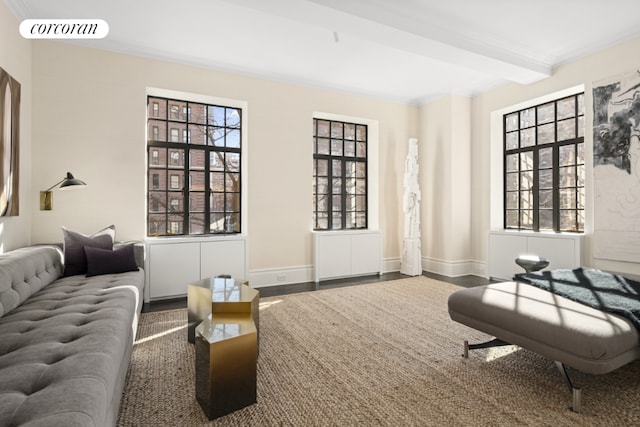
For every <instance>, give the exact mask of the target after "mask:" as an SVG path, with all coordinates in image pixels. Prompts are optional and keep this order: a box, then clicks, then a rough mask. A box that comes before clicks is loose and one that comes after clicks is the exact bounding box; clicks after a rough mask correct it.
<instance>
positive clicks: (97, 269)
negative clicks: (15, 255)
mask: <svg viewBox="0 0 640 427" xmlns="http://www.w3.org/2000/svg"><path fill="white" fill-rule="evenodd" d="M84 252H85V254H86V255H87V277H89V276H99V275H101V274H116V273H125V272H127V271H138V265H137V264H136V257H135V254H134V252H133V245H125V246H123V247H121V248H118V249H115V250H113V251H112V250H109V249H99V248H92V247H90V246H85V248H84Z"/></svg>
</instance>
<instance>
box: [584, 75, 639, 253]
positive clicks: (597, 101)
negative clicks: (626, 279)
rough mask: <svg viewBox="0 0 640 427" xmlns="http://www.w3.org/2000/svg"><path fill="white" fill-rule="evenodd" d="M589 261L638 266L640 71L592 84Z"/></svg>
mask: <svg viewBox="0 0 640 427" xmlns="http://www.w3.org/2000/svg"><path fill="white" fill-rule="evenodd" d="M593 174H594V176H593V178H594V179H593V182H594V197H595V198H594V206H595V209H594V236H593V256H594V258H601V259H609V260H615V261H627V262H640V70H634V71H631V72H628V73H625V74H622V75H619V76H616V77H612V78H610V79H605V80H601V81H598V82H595V83H594V84H593Z"/></svg>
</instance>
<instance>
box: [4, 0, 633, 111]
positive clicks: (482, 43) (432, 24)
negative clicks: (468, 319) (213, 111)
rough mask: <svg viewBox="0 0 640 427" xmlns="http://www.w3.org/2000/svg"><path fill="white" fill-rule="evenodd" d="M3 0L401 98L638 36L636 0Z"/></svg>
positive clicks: (162, 45)
mask: <svg viewBox="0 0 640 427" xmlns="http://www.w3.org/2000/svg"><path fill="white" fill-rule="evenodd" d="M5 3H6V4H7V6H8V7H9V9H10V10H11V11H12V12H13V13H14V15H16V17H17V18H18V19H19V20H23V19H29V18H31V19H32V18H59V19H62V18H73V19H79V18H91V19H104V20H105V21H106V22H107V23H108V24H109V34H108V36H107V37H106V38H105V39H102V40H86V41H82V42H81V43H82V44H84V45H87V46H92V47H96V48H100V49H107V50H113V51H118V52H125V53H131V54H136V55H143V56H148V57H153V58H160V59H165V60H170V61H174V62H181V63H188V64H194V65H199V66H205V67H212V68H217V69H221V70H225V71H232V72H236V73H242V74H246V75H251V76H260V77H264V78H268V79H274V80H278V81H286V82H292V83H299V84H305V85H312V86H316V87H321V88H330V89H337V90H341V91H347V92H350V93H356V94H364V95H369V96H374V97H379V98H384V99H389V100H394V101H399V102H405V103H420V102H424V101H427V100H429V99H433V98H436V97H439V96H442V95H443V94H448V93H456V94H460V95H473V94H476V93H481V92H483V91H486V90H488V89H491V88H493V87H496V86H499V85H502V84H504V83H507V82H518V83H523V84H528V83H532V82H535V81H538V80H541V79H544V78H546V77H549V76H550V75H551V74H552V72H553V69H554V67H555V66H557V65H559V64H562V63H563V62H566V61H569V60H571V59H575V58H577V57H580V56H583V55H586V54H588V53H591V52H595V51H598V50H600V49H603V48H605V47H608V46H610V45H613V44H615V43H618V42H620V41H623V40H625V39H629V38H632V37H636V36H640V1H638V0H536V1H533V0H529V1H523V0H438V1H434V0H179V1H178V0H55V1H51V0H49V1H43V0H5ZM77 43H80V42H79V41H78V42H77Z"/></svg>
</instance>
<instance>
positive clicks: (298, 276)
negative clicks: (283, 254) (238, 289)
mask: <svg viewBox="0 0 640 427" xmlns="http://www.w3.org/2000/svg"><path fill="white" fill-rule="evenodd" d="M307 282H313V266H312V265H301V266H297V267H283V268H263V269H259V270H251V271H250V272H249V284H250V285H251V287H252V288H260V287H263V286H274V285H290V284H293V283H307Z"/></svg>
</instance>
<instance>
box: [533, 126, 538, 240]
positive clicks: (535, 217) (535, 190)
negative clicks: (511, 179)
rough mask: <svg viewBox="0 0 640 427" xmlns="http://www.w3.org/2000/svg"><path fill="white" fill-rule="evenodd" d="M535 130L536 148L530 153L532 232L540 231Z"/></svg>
mask: <svg viewBox="0 0 640 427" xmlns="http://www.w3.org/2000/svg"><path fill="white" fill-rule="evenodd" d="M537 133H538V132H537V129H536V148H535V149H534V150H533V151H532V153H531V154H532V156H533V188H532V189H531V190H532V197H533V230H534V231H540V195H539V193H540V181H539V177H540V174H539V171H538V168H539V165H540V163H539V159H538V157H539V152H540V150H539V148H538V145H537V144H538V141H537Z"/></svg>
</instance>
